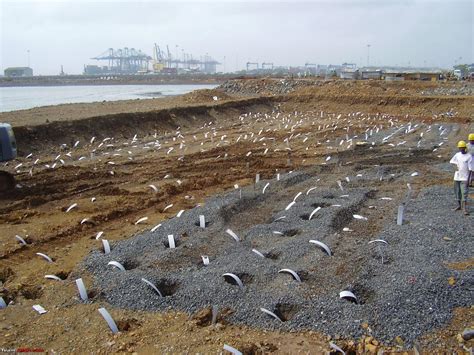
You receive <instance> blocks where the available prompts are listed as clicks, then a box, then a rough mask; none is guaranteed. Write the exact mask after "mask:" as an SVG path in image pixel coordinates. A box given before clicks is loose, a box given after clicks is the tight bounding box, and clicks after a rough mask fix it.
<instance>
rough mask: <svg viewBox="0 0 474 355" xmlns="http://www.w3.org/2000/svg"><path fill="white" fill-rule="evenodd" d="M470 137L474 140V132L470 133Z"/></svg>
mask: <svg viewBox="0 0 474 355" xmlns="http://www.w3.org/2000/svg"><path fill="white" fill-rule="evenodd" d="M468 139H469V140H470V141H474V133H470V134H469V137H468Z"/></svg>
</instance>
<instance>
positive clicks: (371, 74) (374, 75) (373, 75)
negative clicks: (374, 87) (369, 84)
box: [360, 69, 382, 80]
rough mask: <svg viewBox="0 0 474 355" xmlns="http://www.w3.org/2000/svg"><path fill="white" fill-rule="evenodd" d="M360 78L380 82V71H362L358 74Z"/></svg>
mask: <svg viewBox="0 0 474 355" xmlns="http://www.w3.org/2000/svg"><path fill="white" fill-rule="evenodd" d="M360 78H361V79H375V80H380V79H381V78H382V70H369V69H366V70H362V71H361V72H360Z"/></svg>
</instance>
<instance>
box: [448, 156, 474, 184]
mask: <svg viewBox="0 0 474 355" xmlns="http://www.w3.org/2000/svg"><path fill="white" fill-rule="evenodd" d="M450 163H451V164H454V165H456V166H457V168H458V170H457V171H456V172H455V173H454V180H455V181H467V179H468V178H469V170H474V162H473V160H472V156H471V154H469V153H466V154H463V153H461V152H458V153H456V154H455V155H454V157H452V158H451V161H450Z"/></svg>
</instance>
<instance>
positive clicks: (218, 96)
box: [182, 89, 232, 103]
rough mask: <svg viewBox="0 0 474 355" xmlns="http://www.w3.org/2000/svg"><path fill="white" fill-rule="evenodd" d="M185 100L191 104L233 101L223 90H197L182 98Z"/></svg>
mask: <svg viewBox="0 0 474 355" xmlns="http://www.w3.org/2000/svg"><path fill="white" fill-rule="evenodd" d="M182 98H183V100H184V101H186V102H190V103H196V102H218V101H226V100H231V99H232V97H231V96H229V95H227V94H226V93H225V92H224V91H223V90H216V89H214V90H211V89H203V90H195V91H192V92H190V93H188V94H185V95H183V96H182Z"/></svg>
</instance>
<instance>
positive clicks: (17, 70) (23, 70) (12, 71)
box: [4, 67, 33, 78]
mask: <svg viewBox="0 0 474 355" xmlns="http://www.w3.org/2000/svg"><path fill="white" fill-rule="evenodd" d="M4 73H5V76H6V77H7V78H14V77H23V76H33V69H31V68H28V67H14V68H7V69H5V70H4Z"/></svg>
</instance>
